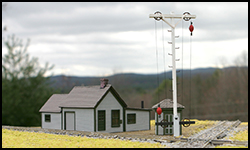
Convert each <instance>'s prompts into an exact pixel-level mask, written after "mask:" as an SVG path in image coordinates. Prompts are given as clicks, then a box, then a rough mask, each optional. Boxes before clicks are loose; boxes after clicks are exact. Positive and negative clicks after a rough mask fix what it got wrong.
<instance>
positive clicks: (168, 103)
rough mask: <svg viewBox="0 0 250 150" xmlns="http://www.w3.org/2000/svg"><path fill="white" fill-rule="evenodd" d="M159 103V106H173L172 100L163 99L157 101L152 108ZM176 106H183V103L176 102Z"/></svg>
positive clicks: (156, 106)
mask: <svg viewBox="0 0 250 150" xmlns="http://www.w3.org/2000/svg"><path fill="white" fill-rule="evenodd" d="M159 104H160V107H161V108H173V104H174V102H173V100H171V99H164V100H162V101H160V102H159V103H157V104H155V105H154V106H153V107H152V108H158V105H159ZM177 108H185V107H184V106H183V105H181V104H179V103H177Z"/></svg>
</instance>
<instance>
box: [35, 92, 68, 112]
mask: <svg viewBox="0 0 250 150" xmlns="http://www.w3.org/2000/svg"><path fill="white" fill-rule="evenodd" d="M67 95H68V94H53V95H52V96H51V97H50V98H49V99H48V101H47V102H46V103H45V104H44V105H43V106H42V108H41V109H40V110H39V112H60V111H61V109H60V108H59V107H58V105H59V104H60V103H62V102H64V101H65V98H66V96H67Z"/></svg>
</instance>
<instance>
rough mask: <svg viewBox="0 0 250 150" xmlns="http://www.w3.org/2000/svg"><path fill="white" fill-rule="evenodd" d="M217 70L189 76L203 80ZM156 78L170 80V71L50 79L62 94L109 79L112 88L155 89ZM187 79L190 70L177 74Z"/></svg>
mask: <svg viewBox="0 0 250 150" xmlns="http://www.w3.org/2000/svg"><path fill="white" fill-rule="evenodd" d="M216 69H217V68H199V69H194V70H191V76H195V75H200V76H201V77H203V78H206V77H207V76H209V75H211V74H212V73H213V72H214V71H215V70H216ZM157 76H158V77H159V82H160V83H161V82H162V81H163V80H164V79H169V80H171V79H172V71H168V72H165V73H164V72H163V73H160V74H159V75H157V74H136V73H122V74H115V75H111V76H103V77H95V76H93V77H84V76H83V77H79V76H65V75H56V76H52V77H50V81H51V82H52V87H54V88H60V89H61V91H62V92H66V93H67V92H69V90H71V89H72V88H73V87H74V86H80V85H85V86H88V85H98V84H100V79H101V78H107V79H109V83H110V84H112V85H113V86H114V87H117V88H120V89H123V88H128V87H130V88H143V89H155V88H157V85H158V84H157ZM182 76H183V77H189V76H190V70H183V71H180V72H178V73H177V77H180V78H181V77H182Z"/></svg>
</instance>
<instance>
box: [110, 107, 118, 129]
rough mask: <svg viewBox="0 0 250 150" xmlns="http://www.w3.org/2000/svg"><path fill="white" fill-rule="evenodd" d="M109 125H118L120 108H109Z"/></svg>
mask: <svg viewBox="0 0 250 150" xmlns="http://www.w3.org/2000/svg"><path fill="white" fill-rule="evenodd" d="M111 127H120V110H111Z"/></svg>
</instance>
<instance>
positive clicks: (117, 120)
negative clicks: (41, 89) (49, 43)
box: [39, 79, 152, 132]
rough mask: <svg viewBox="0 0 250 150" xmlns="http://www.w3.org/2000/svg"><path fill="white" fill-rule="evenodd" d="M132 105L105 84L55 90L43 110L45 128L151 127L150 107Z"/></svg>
mask: <svg viewBox="0 0 250 150" xmlns="http://www.w3.org/2000/svg"><path fill="white" fill-rule="evenodd" d="M151 110H152V109H146V108H129V107H127V104H126V103H125V102H124V100H123V99H122V98H121V97H120V96H119V94H118V93H117V91H116V90H115V89H114V88H113V87H112V85H111V84H108V80H107V79H101V85H97V86H75V87H74V88H73V89H72V90H71V91H70V92H69V93H68V94H53V95H52V96H51V97H50V98H49V99H48V101H47V102H46V103H45V104H44V105H43V106H42V108H41V109H40V110H39V112H40V113H41V121H42V125H41V127H42V128H47V129H61V130H76V131H90V132H125V131H137V130H150V111H151Z"/></svg>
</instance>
